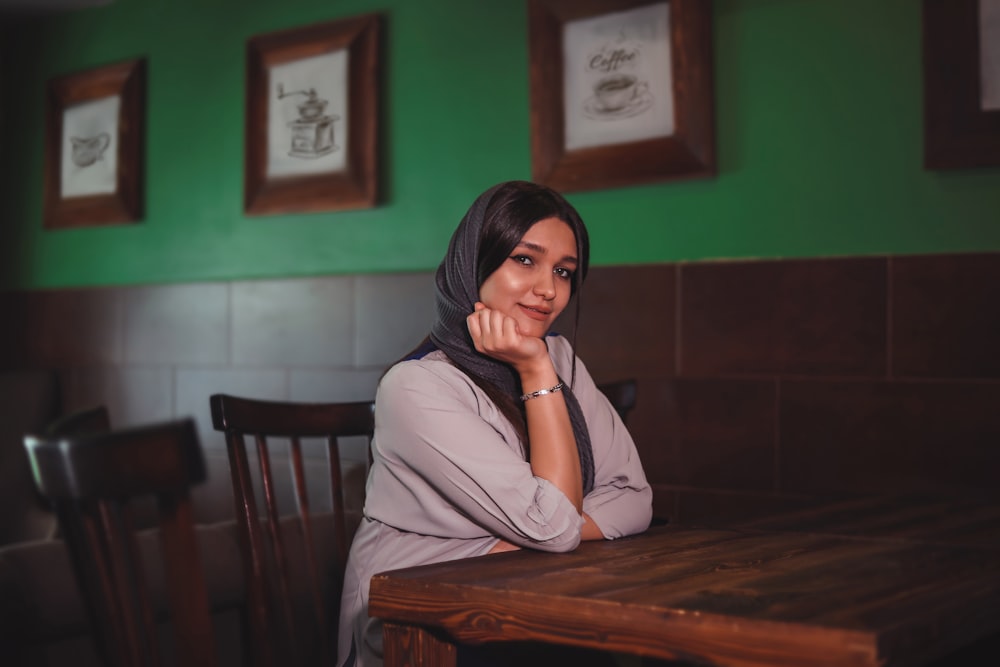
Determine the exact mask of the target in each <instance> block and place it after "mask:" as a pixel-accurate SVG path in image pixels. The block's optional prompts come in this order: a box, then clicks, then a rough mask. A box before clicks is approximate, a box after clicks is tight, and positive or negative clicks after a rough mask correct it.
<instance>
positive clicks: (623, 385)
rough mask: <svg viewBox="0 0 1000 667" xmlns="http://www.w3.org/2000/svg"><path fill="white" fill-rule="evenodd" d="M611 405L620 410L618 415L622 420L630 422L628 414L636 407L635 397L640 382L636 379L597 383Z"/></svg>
mask: <svg viewBox="0 0 1000 667" xmlns="http://www.w3.org/2000/svg"><path fill="white" fill-rule="evenodd" d="M597 388H598V389H600V390H601V393H603V394H604V395H605V396H607V397H608V400H609V401H611V405H612V406H614V408H615V410H617V411H618V416H619V417H621V418H622V421H623V422H625V423H628V419H627V418H628V414H629V413H630V412H631V411H632V408H634V407H635V397H636V393H637V389H638V383H637V382H636V381H635V380H634V379H631V378H629V379H626V380H618V381H616V382H604V383H601V384H598V385H597Z"/></svg>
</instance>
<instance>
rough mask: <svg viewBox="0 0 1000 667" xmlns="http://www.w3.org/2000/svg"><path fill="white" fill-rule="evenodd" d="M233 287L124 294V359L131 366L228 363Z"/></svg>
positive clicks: (209, 285) (222, 285) (215, 285)
mask: <svg viewBox="0 0 1000 667" xmlns="http://www.w3.org/2000/svg"><path fill="white" fill-rule="evenodd" d="M228 299H229V286H228V285H227V284H225V283H203V284H187V285H156V286H149V287H133V288H129V289H127V290H125V292H124V301H125V325H124V330H125V360H126V362H128V363H132V364H225V363H227V362H228V360H229V305H228Z"/></svg>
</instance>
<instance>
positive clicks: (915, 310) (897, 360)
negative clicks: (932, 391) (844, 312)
mask: <svg viewBox="0 0 1000 667" xmlns="http://www.w3.org/2000/svg"><path fill="white" fill-rule="evenodd" d="M890 266H891V279H892V300H893V302H892V348H891V349H892V353H893V358H892V369H893V372H894V373H895V374H896V375H899V376H919V377H952V378H1000V344H998V343H1000V253H992V254H970V255H938V256H926V257H897V258H893V259H892V260H891V264H890Z"/></svg>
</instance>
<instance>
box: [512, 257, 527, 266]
mask: <svg viewBox="0 0 1000 667" xmlns="http://www.w3.org/2000/svg"><path fill="white" fill-rule="evenodd" d="M511 259H512V260H514V261H515V262H517V263H518V264H523V265H524V266H531V258H530V257H527V256H526V255H514V256H512V257H511Z"/></svg>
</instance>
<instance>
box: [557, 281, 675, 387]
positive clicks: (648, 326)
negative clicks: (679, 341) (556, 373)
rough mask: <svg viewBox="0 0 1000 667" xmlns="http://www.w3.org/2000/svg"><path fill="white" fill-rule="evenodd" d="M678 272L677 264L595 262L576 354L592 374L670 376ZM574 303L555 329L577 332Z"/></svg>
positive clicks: (585, 294) (601, 377)
mask: <svg viewBox="0 0 1000 667" xmlns="http://www.w3.org/2000/svg"><path fill="white" fill-rule="evenodd" d="M675 275H676V268H675V267H674V266H673V265H667V264H659V265H641V266H615V267H595V268H593V269H591V271H590V275H589V276H588V277H587V282H586V284H585V285H584V288H583V292H582V302H581V306H582V309H581V314H580V332H579V335H578V337H577V353H578V354H579V356H580V358H581V359H583V361H584V363H586V365H587V368H588V369H589V370H590V373H591V375H593V376H594V377H595V378H599V380H617V379H622V378H625V377H634V376H637V375H664V376H666V375H672V374H673V368H674V337H675V326H674V322H675V319H674V303H675V284H676V283H675ZM573 317H574V312H573V303H571V304H570V307H568V308H567V309H566V311H565V312H564V313H563V315H562V316H561V317H560V318H559V320H558V321H557V322H556V325H555V327H553V328H554V330H556V331H559V332H560V333H563V334H564V335H566V336H567V337H569V336H571V335H572V331H573Z"/></svg>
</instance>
